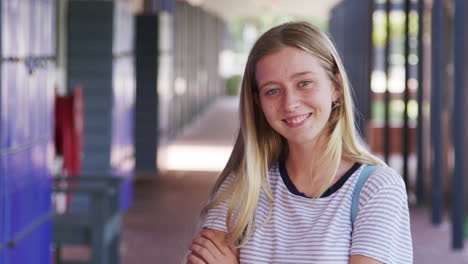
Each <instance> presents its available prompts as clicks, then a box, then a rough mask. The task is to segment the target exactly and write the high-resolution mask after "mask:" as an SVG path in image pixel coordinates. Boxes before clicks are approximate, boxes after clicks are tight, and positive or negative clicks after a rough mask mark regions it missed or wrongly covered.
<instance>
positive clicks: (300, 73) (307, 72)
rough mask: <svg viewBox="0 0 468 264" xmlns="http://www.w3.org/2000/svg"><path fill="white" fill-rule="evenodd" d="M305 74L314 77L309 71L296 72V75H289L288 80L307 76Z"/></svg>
mask: <svg viewBox="0 0 468 264" xmlns="http://www.w3.org/2000/svg"><path fill="white" fill-rule="evenodd" d="M307 74H312V75H314V74H315V73H314V72H311V71H304V72H297V73H294V74H293V75H291V76H290V77H289V78H290V79H293V78H296V77H299V76H302V75H307Z"/></svg>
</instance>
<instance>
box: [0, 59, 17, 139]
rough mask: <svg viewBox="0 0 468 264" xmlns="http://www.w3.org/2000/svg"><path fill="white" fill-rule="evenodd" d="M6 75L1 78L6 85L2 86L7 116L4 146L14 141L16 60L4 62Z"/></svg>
mask: <svg viewBox="0 0 468 264" xmlns="http://www.w3.org/2000/svg"><path fill="white" fill-rule="evenodd" d="M5 65H7V66H6V75H5V76H3V78H5V79H6V87H5V88H3V89H5V90H6V94H8V97H7V100H6V111H7V113H8V117H7V120H6V121H7V122H8V123H7V125H6V135H5V137H6V147H8V148H10V147H11V146H12V144H13V143H14V139H13V138H12V137H13V136H14V135H16V132H17V131H16V128H15V121H16V119H17V116H16V111H15V110H16V109H15V108H16V104H17V97H18V92H19V89H17V86H18V84H17V80H18V76H17V71H18V70H17V68H18V67H17V66H18V63H16V62H6V63H5Z"/></svg>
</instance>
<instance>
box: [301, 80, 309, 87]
mask: <svg viewBox="0 0 468 264" xmlns="http://www.w3.org/2000/svg"><path fill="white" fill-rule="evenodd" d="M310 83H311V81H302V82H299V87H304V86H307V85H309V84H310Z"/></svg>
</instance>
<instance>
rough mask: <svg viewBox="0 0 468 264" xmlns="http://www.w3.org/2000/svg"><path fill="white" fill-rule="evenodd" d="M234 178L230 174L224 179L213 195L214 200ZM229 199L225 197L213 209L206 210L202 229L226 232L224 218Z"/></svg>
mask: <svg viewBox="0 0 468 264" xmlns="http://www.w3.org/2000/svg"><path fill="white" fill-rule="evenodd" d="M233 178H234V174H230V175H228V176H227V177H226V179H225V180H224V182H223V183H222V184H221V186H220V188H219V189H218V191H217V193H216V194H215V198H216V197H218V196H219V195H220V194H221V193H222V192H223V191H225V190H226V189H227V188H228V187H229V185H230V184H231V183H232V181H233ZM229 199H230V197H227V198H226V199H225V200H223V201H221V202H220V203H219V204H217V205H216V206H215V207H213V208H211V209H210V210H208V212H207V214H206V216H205V218H204V219H203V224H202V226H203V228H211V229H216V230H220V231H224V232H228V230H227V226H226V218H227V213H228V209H229Z"/></svg>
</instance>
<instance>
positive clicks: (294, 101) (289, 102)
mask: <svg viewBox="0 0 468 264" xmlns="http://www.w3.org/2000/svg"><path fill="white" fill-rule="evenodd" d="M283 99H284V101H283V105H284V110H285V111H286V112H294V111H295V110H296V109H297V107H298V106H299V105H300V100H299V99H300V98H299V96H298V95H297V94H296V93H295V92H294V91H288V92H286V93H285V95H284V97H283Z"/></svg>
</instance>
